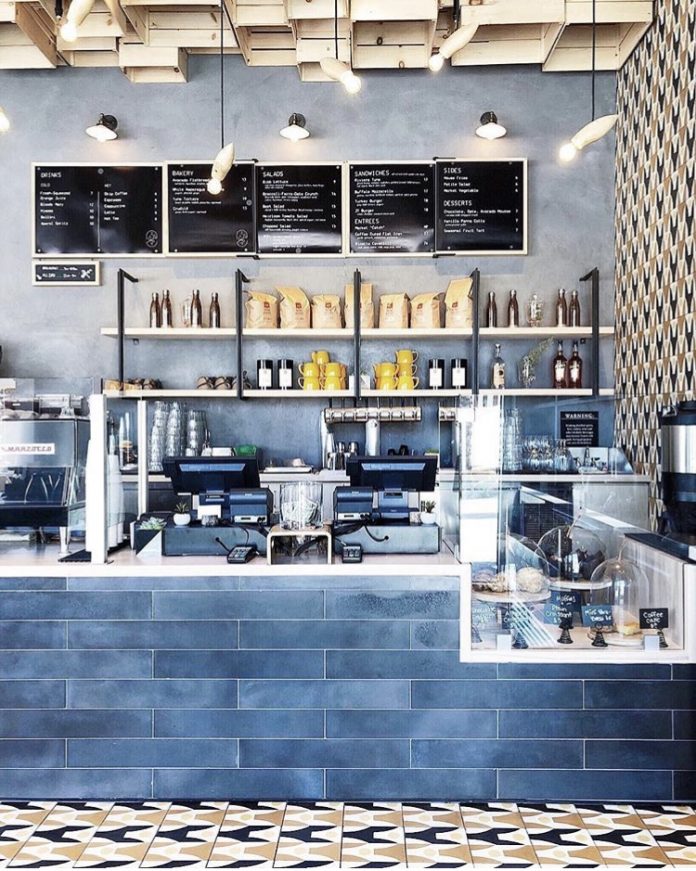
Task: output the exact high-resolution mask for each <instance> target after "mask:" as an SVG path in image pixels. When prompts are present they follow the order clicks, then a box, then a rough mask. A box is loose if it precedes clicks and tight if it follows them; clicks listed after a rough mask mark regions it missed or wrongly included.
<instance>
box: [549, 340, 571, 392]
mask: <svg viewBox="0 0 696 871" xmlns="http://www.w3.org/2000/svg"><path fill="white" fill-rule="evenodd" d="M552 371H553V386H554V389H556V390H561V389H563V388H565V387H567V386H568V360H567V359H566V355H565V354H564V353H563V342H559V343H558V351H556V356H555V357H554V358H553V370H552Z"/></svg>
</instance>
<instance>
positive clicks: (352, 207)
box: [33, 159, 527, 257]
mask: <svg viewBox="0 0 696 871" xmlns="http://www.w3.org/2000/svg"><path fill="white" fill-rule="evenodd" d="M209 171H210V164H209V163H206V162H189V163H173V162H172V163H167V164H143V165H130V166H113V165H103V166H95V165H92V164H66V165H61V166H58V165H51V164H43V165H35V166H34V246H33V254H34V256H36V257H45V256H56V255H64V256H75V255H101V256H124V255H130V256H143V255H162V254H178V255H194V256H195V255H199V256H206V255H209V256H215V255H217V256H226V257H230V256H235V255H247V256H249V255H251V256H254V255H256V256H261V257H263V256H282V257H288V256H290V257H292V256H307V255H314V256H338V257H340V256H343V255H354V256H368V257H379V256H389V255H391V256H409V255H424V256H428V255H429V256H438V255H448V254H449V255H453V254H526V251H527V228H526V212H527V208H526V204H527V164H526V161H525V160H521V159H519V160H501V161H473V160H436V161H421V162H418V161H412V162H405V161H393V162H387V161H383V162H374V163H372V162H369V163H368V162H360V163H357V162H356V163H348V164H343V163H314V164H308V163H288V164H271V163H267V164H256V163H253V162H238V163H236V164H235V165H234V166H233V167H232V169H231V170H230V174H229V175H228V177H227V179H226V180H225V182H224V185H223V192H222V194H221V195H220V196H218V197H215V196H211V195H210V194H208V192H207V189H206V182H207V179H208V175H209Z"/></svg>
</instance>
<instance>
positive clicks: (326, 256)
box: [254, 160, 346, 260]
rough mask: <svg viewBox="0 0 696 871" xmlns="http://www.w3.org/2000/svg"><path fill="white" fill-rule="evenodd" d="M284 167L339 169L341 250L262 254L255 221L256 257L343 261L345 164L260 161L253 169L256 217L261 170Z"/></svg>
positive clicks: (337, 161)
mask: <svg viewBox="0 0 696 871" xmlns="http://www.w3.org/2000/svg"><path fill="white" fill-rule="evenodd" d="M273 166H277V167H284V166H333V167H340V168H341V208H340V215H341V250H340V251H339V252H336V253H334V254H321V253H320V254H316V253H315V254H306V253H301V254H291V253H289V252H283V253H280V254H273V253H270V254H269V253H267V252H262V251H260V250H259V225H260V222H259V221H258V220H256V256H257V257H258V258H260V259H263V260H288V259H290V260H293V259H295V258H302V259H308V260H339V259H344V258H345V256H346V218H345V208H346V182H345V172H346V164H345V161H343V160H268V161H266V160H260V161H258V163H257V164H256V168H255V173H254V175H255V179H256V198H255V210H256V216H258V209H259V205H260V202H261V191H260V187H261V185H260V181H259V177H258V174H259V172H261V171H262V170H264V169H266V168H267V167H273Z"/></svg>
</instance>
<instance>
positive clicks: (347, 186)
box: [343, 159, 437, 260]
mask: <svg viewBox="0 0 696 871" xmlns="http://www.w3.org/2000/svg"><path fill="white" fill-rule="evenodd" d="M404 165H406V166H413V165H418V166H430V167H432V171H433V250H432V251H419V252H415V253H409V252H408V251H395V252H384V253H379V252H371V253H365V252H360V251H351V245H350V229H351V227H350V213H351V205H352V196H353V188H352V185H351V183H350V169H351V167H352V166H375V167H377V166H387V167H388V166H404ZM436 172H437V164H436V161H434V160H431V159H420V160H347V161H345V162H344V170H343V188H344V192H345V196H344V197H343V205H344V210H345V214H344V217H343V228H344V241H343V250H344V251H345V257H347V258H348V257H350V258H356V257H359V258H362V259H363V260H365V259H368V258H372V257H377V258H379V259H380V260H382V259H384V258H394V257H402V258H403V257H408V258H411V257H417V258H419V259H423V258H426V259H428V258H429V259H431V260H432V259H433V258H434V257H435V256H436V255H437V249H436V247H435V246H436V243H437V233H436V229H437V175H436Z"/></svg>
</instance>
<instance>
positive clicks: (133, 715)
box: [0, 709, 152, 738]
mask: <svg viewBox="0 0 696 871" xmlns="http://www.w3.org/2000/svg"><path fill="white" fill-rule="evenodd" d="M151 734H152V712H151V711H71V710H66V709H63V710H49V711H26V710H24V711H3V712H2V715H1V716H0V738H20V737H21V738H111V737H114V738H116V737H119V738H149V737H150V735H151Z"/></svg>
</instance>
